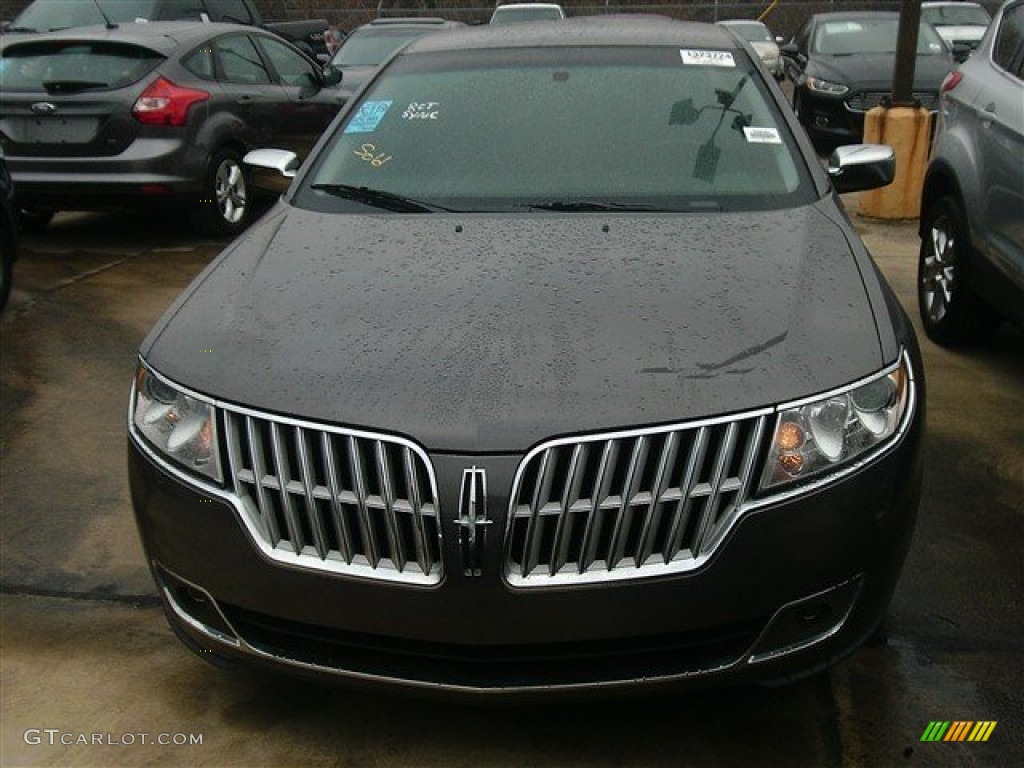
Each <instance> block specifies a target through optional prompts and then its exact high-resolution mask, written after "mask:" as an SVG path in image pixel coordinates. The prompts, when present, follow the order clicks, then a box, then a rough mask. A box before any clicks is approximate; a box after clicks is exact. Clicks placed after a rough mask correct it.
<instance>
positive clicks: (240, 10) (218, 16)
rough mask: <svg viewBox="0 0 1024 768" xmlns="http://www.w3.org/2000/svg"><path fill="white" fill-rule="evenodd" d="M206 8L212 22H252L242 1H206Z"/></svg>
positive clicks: (250, 15)
mask: <svg viewBox="0 0 1024 768" xmlns="http://www.w3.org/2000/svg"><path fill="white" fill-rule="evenodd" d="M206 7H207V8H208V9H209V12H210V16H211V17H212V19H213V20H214V21H238V22H241V23H243V24H248V23H249V22H250V21H252V14H251V13H249V9H248V8H247V7H246V5H245V3H244V2H242V0H206Z"/></svg>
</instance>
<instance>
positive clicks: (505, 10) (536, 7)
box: [491, 3, 565, 24]
mask: <svg viewBox="0 0 1024 768" xmlns="http://www.w3.org/2000/svg"><path fill="white" fill-rule="evenodd" d="M564 18H565V11H564V10H563V9H562V6H560V5H558V4H557V3H511V4H509V5H499V6H498V7H497V8H495V9H494V13H493V14H491V24H512V23H516V22H520V21H559V20H560V19H564Z"/></svg>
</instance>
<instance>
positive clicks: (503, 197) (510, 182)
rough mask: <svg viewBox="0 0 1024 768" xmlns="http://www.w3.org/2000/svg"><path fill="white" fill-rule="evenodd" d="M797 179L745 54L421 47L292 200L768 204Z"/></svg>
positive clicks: (777, 202)
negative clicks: (344, 194)
mask: <svg viewBox="0 0 1024 768" xmlns="http://www.w3.org/2000/svg"><path fill="white" fill-rule="evenodd" d="M806 174H807V169H806V166H805V165H804V164H803V160H802V156H801V155H800V153H799V151H798V150H797V149H796V147H795V145H794V143H793V137H792V135H791V133H790V131H789V128H788V126H787V125H786V124H785V122H784V121H783V119H782V117H781V115H780V113H779V107H778V105H777V104H776V103H775V102H774V101H773V100H772V97H771V95H770V94H769V92H768V90H767V88H766V86H765V84H764V82H763V80H762V78H761V76H760V75H759V74H758V73H756V72H755V71H754V70H753V65H752V64H751V62H750V61H749V59H748V58H747V56H746V54H745V53H743V52H742V51H738V50H734V51H699V50H689V49H680V48H668V47H645V48H641V47H622V48H595V47H579V48H565V47H559V48H551V49H545V48H537V49H512V50H509V49H505V50H488V51H470V52H467V53H464V54H463V53H460V52H452V53H423V54H415V55H403V56H401V57H400V58H399V59H398V60H396V61H395V62H394V64H392V65H391V66H390V67H389V68H388V70H387V71H386V72H385V74H384V76H383V77H382V78H379V79H378V80H377V81H375V82H374V83H373V84H372V85H371V87H370V89H369V90H368V92H367V93H366V94H365V95H364V97H363V99H362V101H361V102H360V103H359V104H357V105H355V106H354V108H353V109H352V111H351V112H350V113H349V115H348V118H347V120H346V121H345V122H344V123H343V124H342V125H340V126H338V128H337V129H336V131H335V133H334V135H333V136H332V137H331V138H330V141H329V142H328V144H327V145H326V147H325V149H324V151H323V152H322V153H321V154H320V156H319V157H318V158H317V160H316V162H315V164H314V166H313V167H312V170H311V171H310V173H309V174H307V175H306V177H305V180H304V183H303V185H302V186H301V188H300V189H298V190H297V194H296V197H295V202H296V204H298V205H301V206H306V207H311V208H315V209H318V210H332V209H333V206H334V204H332V203H329V202H327V201H326V198H327V197H329V196H330V195H329V193H328V192H326V191H324V189H323V187H324V186H329V185H331V184H345V185H351V186H355V187H362V186H365V187H368V188H371V189H377V190H385V191H387V192H390V193H394V194H399V195H403V196H406V197H411V198H415V199H417V200H420V201H427V202H432V203H435V204H439V205H446V206H450V207H452V208H454V209H456V210H499V209H503V208H511V209H516V208H520V207H529V206H531V205H532V204H533V203H534V202H538V201H539V202H547V201H560V200H561V201H564V200H579V199H585V200H600V201H605V202H608V203H614V204H622V205H637V206H649V207H652V208H656V209H665V210H675V209H677V208H683V209H688V208H692V207H703V206H706V207H708V208H710V209H716V208H718V209H726V208H729V209H733V208H775V207H782V206H787V205H793V204H795V203H796V202H797V201H798V200H799V201H802V202H806V201H807V200H808V199H809V198H808V194H809V192H808V188H809V187H810V186H811V185H810V184H809V182H808V178H807V175H806ZM316 187H320V188H321V189H319V190H318V189H316ZM338 205H339V206H341V207H344V206H343V205H342V204H341V203H338Z"/></svg>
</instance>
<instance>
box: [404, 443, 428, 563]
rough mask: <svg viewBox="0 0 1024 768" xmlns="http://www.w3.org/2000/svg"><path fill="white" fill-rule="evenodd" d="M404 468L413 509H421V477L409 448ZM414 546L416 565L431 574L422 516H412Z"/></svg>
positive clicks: (405, 452) (406, 451)
mask: <svg viewBox="0 0 1024 768" xmlns="http://www.w3.org/2000/svg"><path fill="white" fill-rule="evenodd" d="M402 466H403V470H404V472H405V484H406V487H407V488H408V489H409V503H410V504H411V505H412V509H413V510H416V509H419V508H420V506H421V503H422V502H421V499H420V484H419V476H418V475H417V473H416V462H415V459H414V457H413V454H412V451H411V450H409V448H408V446H406V447H404V448H402ZM412 527H413V546H414V548H415V550H416V564H417V565H419V567H420V570H421V571H423V573H424V574H427V573H429V572H430V563H429V558H428V550H427V547H428V544H427V532H426V530H425V529H424V527H423V518H422V516H420V515H416V514H414V515H412Z"/></svg>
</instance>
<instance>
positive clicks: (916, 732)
mask: <svg viewBox="0 0 1024 768" xmlns="http://www.w3.org/2000/svg"><path fill="white" fill-rule="evenodd" d="M854 207H855V206H854ZM858 227H859V228H860V229H861V232H862V234H863V236H864V238H865V241H866V242H867V244H868V247H869V248H870V249H871V250H872V252H873V253H874V255H875V257H876V259H877V260H878V262H879V264H880V266H881V268H882V270H883V272H885V274H886V276H887V277H888V279H889V280H890V282H891V283H892V284H893V286H894V287H895V288H896V291H897V293H898V294H899V296H900V298H901V300H902V301H903V303H904V306H906V307H907V309H908V311H909V312H910V314H911V316H912V318H913V319H914V320H915V323H916V321H917V307H916V298H915V295H914V278H915V271H916V258H917V247H918V241H917V236H916V231H915V225H914V224H913V223H882V222H868V221H862V220H859V219H858ZM155 243H159V244H160V245H158V246H157V245H154V244H155ZM23 245H24V248H23V250H22V254H21V260H20V261H19V262H18V264H17V265H16V270H15V287H14V293H13V295H12V299H11V303H10V305H9V306H8V308H7V311H6V312H5V314H4V316H3V318H2V322H0V333H2V337H0V352H2V369H0V373H2V376H0V457H2V462H0V515H2V536H0V555H2V587H3V594H2V607H3V611H2V633H3V634H2V650H0V653H2V656H0V659H2V684H3V694H2V721H3V722H2V742H0V764H2V765H4V766H15V765H103V766H108V765H181V764H191V765H257V764H264V765H278V764H280V765H316V764H333V765H344V766H360V767H362V766H377V767H379V768H391V767H392V766H394V767H398V766H403V767H405V766H444V767H445V768H458V767H460V766H466V767H467V768H468V767H469V766H473V767H474V768H485V767H487V766H537V767H538V768H540V767H542V766H552V767H554V766H560V767H561V766H636V767H637V768H658V767H660V766H688V765H716V766H741V765H742V766H746V765H750V766H898V765H907V766H960V765H967V766H1012V765H1024V692H1022V688H1024V674H1022V661H1024V611H1022V594H1024V560H1022V552H1024V547H1022V545H1024V408H1022V404H1024V403H1022V400H1024V398H1022V394H1021V393H1022V389H1024V334H1022V333H1021V332H1020V331H1018V330H1015V329H1012V328H1008V327H1004V328H1003V329H1002V330H1001V331H1000V333H999V335H998V336H997V337H996V338H995V339H994V340H993V341H992V343H991V344H988V345H987V346H986V347H985V348H983V349H982V350H978V351H974V352H970V353H965V352H951V351H947V350H944V349H941V348H939V347H936V346H935V345H933V344H932V343H931V342H929V341H927V340H926V339H925V338H924V337H923V335H921V339H922V341H921V343H922V348H923V353H924V357H925V364H926V370H927V376H928V384H929V393H928V394H929V402H928V408H929V411H928V434H927V439H926V442H925V462H926V467H925V487H924V497H923V500H922V505H921V512H920V515H919V520H918V526H917V530H916V534H915V538H914V542H913V545H912V548H911V552H910V555H909V559H908V561H907V565H906V567H905V570H904V574H903V578H902V580H901V582H900V585H899V587H898V589H897V592H896V596H895V600H894V603H893V606H892V609H891V611H890V618H889V620H888V622H887V624H886V627H885V631H884V633H883V634H882V635H881V636H880V637H879V638H877V639H876V641H875V642H873V643H872V644H871V645H870V646H868V647H866V648H864V649H862V650H861V651H860V652H859V653H858V654H856V655H855V656H854V657H853V658H851V659H849V660H847V661H845V662H842V663H841V664H839V665H838V666H836V667H835V668H833V669H832V670H831V671H830V672H828V673H827V674H823V675H819V676H818V677H816V678H813V679H810V680H806V681H804V682H801V683H798V684H795V685H792V686H789V687H785V688H779V689H771V690H768V689H756V688H753V689H748V688H740V689H727V690H713V691H707V692H699V693H688V694H685V695H680V696H675V697H672V698H660V699H639V700H628V701H622V700H618V701H608V702H592V703H585V704H564V703H562V704H558V705H543V704H541V705H536V704H535V705H532V706H529V707H525V706H520V707H515V708H511V707H472V706H469V705H452V704H439V703H436V702H423V701H419V700H415V699H406V698H392V697H388V696H383V695H378V694H372V695H371V694H367V693H362V692H353V691H348V690H344V689H337V688H332V687H326V686H317V685H311V684H309V683H306V682H296V681H292V680H286V679H280V678H276V677H270V676H261V675H257V674H228V673H223V672H219V671H217V670H214V669H213V668H211V667H208V666H207V665H205V664H204V663H203V662H202V661H200V660H198V659H196V658H195V657H193V656H192V655H191V654H190V653H189V652H187V651H186V650H185V649H184V647H182V646H181V645H180V644H179V643H178V642H177V640H175V639H174V637H173V635H172V634H171V632H170V631H169V629H168V628H167V625H166V624H165V622H164V620H163V617H162V614H161V612H160V610H159V608H158V607H157V602H156V598H155V592H154V589H153V585H152V582H151V580H150V577H149V573H148V571H147V570H146V567H145V563H144V561H143V556H142V550H141V547H140V545H139V543H138V538H137V535H136V532H135V527H134V522H133V519H132V515H131V509H130V504H129V496H128V487H127V481H126V476H125V459H124V457H125V441H126V434H125V433H126V429H125V422H126V405H127V395H128V388H129V384H130V379H131V376H132V373H133V369H134V356H135V350H136V348H137V346H138V344H139V342H140V341H141V340H142V338H143V336H144V335H145V333H146V332H147V331H148V329H149V327H150V326H151V325H152V323H153V322H154V321H155V320H156V319H157V318H158V317H159V316H160V315H161V314H162V313H163V311H164V310H165V309H166V308H167V306H168V305H169V304H170V303H171V302H172V301H173V299H174V297H175V296H176V295H177V294H178V292H179V291H180V290H181V289H182V288H183V287H184V286H185V285H187V283H188V282H189V281H190V280H191V278H192V277H193V276H194V275H195V274H197V273H198V272H199V271H200V270H201V269H202V268H203V267H204V266H205V265H206V264H207V263H208V262H209V261H210V259H211V258H212V257H213V256H214V255H215V254H216V253H217V252H218V251H219V250H220V248H222V247H223V245H224V243H223V242H220V241H213V240H203V239H199V238H195V237H192V236H190V235H189V234H187V232H184V231H183V230H182V228H180V227H179V226H177V225H176V224H175V223H174V222H168V221H161V220H160V219H150V218H146V217H131V218H126V217H124V216H114V215H62V216H59V217H58V218H57V219H56V220H55V222H54V224H53V225H52V226H51V227H50V229H48V230H47V231H46V232H45V233H42V234H39V235H31V236H27V237H25V238H24V242H23ZM918 328H919V325H918ZM808 546H813V542H812V541H809V542H808ZM935 720H944V721H945V720H949V721H957V720H960V721H967V720H969V721H995V722H996V723H997V725H996V727H995V729H994V731H993V732H992V734H991V736H990V738H989V740H988V741H987V742H985V743H966V742H965V743H949V742H939V743H926V742H921V741H920V739H921V736H922V734H923V733H924V731H925V729H926V727H927V726H928V724H929V723H930V722H931V721H935ZM197 737H198V740H199V741H201V743H195V742H196V741H197ZM83 742H84V743H83ZM161 742H167V743H161ZM181 742H185V743H181Z"/></svg>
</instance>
